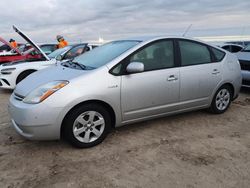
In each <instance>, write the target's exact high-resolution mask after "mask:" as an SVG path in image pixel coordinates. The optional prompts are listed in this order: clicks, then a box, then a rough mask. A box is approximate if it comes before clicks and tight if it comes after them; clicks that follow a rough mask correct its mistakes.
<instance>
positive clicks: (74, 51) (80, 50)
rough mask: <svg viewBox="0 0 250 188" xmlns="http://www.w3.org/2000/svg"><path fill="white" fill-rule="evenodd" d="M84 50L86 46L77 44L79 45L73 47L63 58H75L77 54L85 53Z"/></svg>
mask: <svg viewBox="0 0 250 188" xmlns="http://www.w3.org/2000/svg"><path fill="white" fill-rule="evenodd" d="M84 52H85V46H77V47H75V48H73V49H71V50H70V51H68V52H67V53H66V54H65V55H64V58H63V59H73V58H75V57H76V56H79V55H81V54H83V53H84Z"/></svg>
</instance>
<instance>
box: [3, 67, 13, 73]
mask: <svg viewBox="0 0 250 188" xmlns="http://www.w3.org/2000/svg"><path fill="white" fill-rule="evenodd" d="M14 70H16V68H7V69H2V70H1V74H11V73H12V71H14Z"/></svg>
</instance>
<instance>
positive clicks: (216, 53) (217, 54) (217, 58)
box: [211, 47, 226, 62]
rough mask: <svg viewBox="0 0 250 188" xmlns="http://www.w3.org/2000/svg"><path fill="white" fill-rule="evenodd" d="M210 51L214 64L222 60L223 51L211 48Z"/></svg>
mask: <svg viewBox="0 0 250 188" xmlns="http://www.w3.org/2000/svg"><path fill="white" fill-rule="evenodd" d="M211 50H212V52H213V54H214V57H215V61H216V62H219V61H222V60H223V58H224V57H225V55H226V53H225V52H223V51H221V50H218V49H216V48H213V47H211Z"/></svg>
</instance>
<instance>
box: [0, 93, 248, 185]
mask: <svg viewBox="0 0 250 188" xmlns="http://www.w3.org/2000/svg"><path fill="white" fill-rule="evenodd" d="M9 96H10V92H8V91H3V90H0V187H1V188H4V187H9V188H11V187H23V188H27V187H60V188H61V187H98V188H100V187H171V188H174V187H187V188H192V187H208V188H211V187H226V188H230V187H232V188H235V187H240V188H241V187H249V185H250V115H249V114H250V90H243V91H242V92H241V94H240V97H239V98H238V99H237V100H236V101H235V102H233V104H232V105H231V108H230V109H229V110H228V111H227V112H226V113H225V114H222V115H212V114H209V113H207V112H206V111H197V112H191V113H185V114H181V115H177V116H172V117H166V118H161V119H157V120H153V121H147V122H143V123H139V124H134V125H130V126H125V127H122V128H119V129H118V130H116V131H114V132H112V133H111V134H110V135H109V136H108V137H107V139H106V140H105V141H104V142H103V143H102V144H101V145H99V146H97V147H94V148H91V149H83V150H79V149H75V148H72V147H71V146H70V145H68V144H67V143H65V142H63V141H53V142H34V141H33V142H32V141H27V140H25V139H23V138H21V137H20V136H19V135H17V134H16V132H15V130H14V129H13V128H12V127H11V126H10V119H9V115H8V112H7V104H8V98H9Z"/></svg>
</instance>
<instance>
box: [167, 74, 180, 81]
mask: <svg viewBox="0 0 250 188" xmlns="http://www.w3.org/2000/svg"><path fill="white" fill-rule="evenodd" d="M174 80H178V78H176V77H175V76H174V75H171V76H169V77H168V81H169V82H170V81H174Z"/></svg>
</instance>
